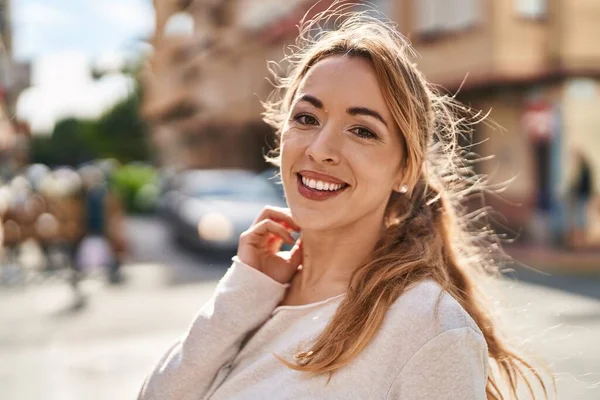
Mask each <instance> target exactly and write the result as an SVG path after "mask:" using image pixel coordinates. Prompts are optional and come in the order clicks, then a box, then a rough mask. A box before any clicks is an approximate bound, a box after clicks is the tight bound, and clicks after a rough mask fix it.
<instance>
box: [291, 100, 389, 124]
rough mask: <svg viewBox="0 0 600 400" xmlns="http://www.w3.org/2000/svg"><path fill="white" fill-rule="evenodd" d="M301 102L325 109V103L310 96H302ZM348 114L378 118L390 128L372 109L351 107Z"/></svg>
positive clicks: (347, 110)
mask: <svg viewBox="0 0 600 400" xmlns="http://www.w3.org/2000/svg"><path fill="white" fill-rule="evenodd" d="M300 101H306V102H308V103H310V104H312V105H313V106H314V107H316V108H319V109H323V102H322V101H321V100H319V99H317V98H316V97H314V96H311V95H310V94H304V95H302V96H301V97H300V98H299V99H298V102H300ZM346 112H347V113H348V114H350V115H366V116H369V117H374V118H377V119H378V120H380V121H381V122H382V123H383V124H384V125H385V126H388V124H387V122H385V119H384V118H383V117H382V116H381V114H379V113H378V112H377V111H375V110H372V109H370V108H367V107H349V108H347V109H346Z"/></svg>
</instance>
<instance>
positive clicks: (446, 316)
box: [379, 280, 485, 360]
mask: <svg viewBox="0 0 600 400" xmlns="http://www.w3.org/2000/svg"><path fill="white" fill-rule="evenodd" d="M458 331H468V332H469V334H470V335H473V336H474V337H476V338H479V339H480V341H481V343H483V344H484V343H485V340H484V339H483V334H482V333H481V330H480V329H479V327H478V326H477V324H476V323H475V321H474V320H473V319H472V318H471V316H470V315H469V314H468V313H467V312H466V311H465V309H464V308H463V307H462V306H461V305H460V304H459V303H458V301H457V300H456V299H454V298H453V297H452V296H451V295H450V294H449V293H448V292H446V291H445V290H443V289H442V287H441V286H440V285H439V284H438V283H437V282H435V281H433V280H424V281H422V282H419V283H418V284H416V285H415V286H413V287H411V288H409V289H408V290H407V291H406V292H405V293H403V294H402V295H401V296H400V297H398V299H396V301H395V302H394V303H393V305H392V306H391V307H390V309H389V310H388V312H387V313H386V316H385V320H384V323H383V324H382V326H381V329H380V332H379V334H380V335H382V336H384V337H385V338H387V343H389V345H390V346H392V347H395V348H392V349H388V350H391V351H392V352H396V354H397V355H401V358H406V360H408V359H409V358H410V357H411V356H412V355H414V354H415V353H416V352H417V351H418V350H419V349H421V348H422V347H423V346H425V345H426V344H427V343H429V342H430V341H432V340H433V339H436V338H440V337H444V336H447V334H448V333H451V332H458Z"/></svg>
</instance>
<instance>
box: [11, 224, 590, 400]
mask: <svg viewBox="0 0 600 400" xmlns="http://www.w3.org/2000/svg"><path fill="white" fill-rule="evenodd" d="M128 237H129V240H130V243H131V252H132V255H131V262H130V263H129V264H128V265H127V266H126V268H125V275H126V282H125V283H124V284H123V285H121V286H117V287H110V286H106V285H105V284H104V282H103V281H101V280H99V279H90V280H88V281H86V282H85V284H84V291H85V293H86V297H87V304H86V307H84V308H82V309H81V310H79V311H76V312H73V311H71V312H69V311H67V308H66V307H67V305H68V304H69V300H70V291H69V288H68V285H67V284H66V283H63V282H48V283H38V284H35V285H28V286H26V287H18V288H17V287H0V326H2V329H1V330H0V360H2V361H1V363H0V398H2V399H10V400H12V399H19V400H21V399H23V400H29V399H32V400H33V399H40V398H43V399H44V400H58V399H60V400H71V399H86V400H88V399H89V400H100V399H110V400H113V399H132V398H135V397H136V394H137V392H138V390H139V387H140V385H141V383H142V381H143V379H144V377H145V375H146V374H147V373H148V372H149V371H150V369H151V368H152V367H153V364H154V363H155V362H156V361H157V359H158V358H159V357H160V355H162V353H163V352H164V351H165V350H166V349H167V347H168V346H169V344H170V343H172V342H173V341H174V340H175V339H176V338H177V337H178V336H179V335H180V334H181V333H182V332H183V331H184V330H185V329H186V328H187V326H188V325H189V323H190V321H191V320H192V318H193V317H194V314H195V313H196V311H197V310H198V308H199V307H200V306H201V305H202V304H203V303H204V302H205V301H206V300H207V298H208V297H209V296H210V295H211V292H212V290H213V288H214V285H215V282H216V280H218V278H219V277H220V276H221V275H222V274H223V273H224V272H225V270H226V268H227V267H228V264H229V262H228V260H227V259H225V258H223V257H221V258H220V259H215V257H211V258H202V257H199V256H196V255H192V254H190V253H188V252H186V251H182V250H180V249H178V248H177V247H176V246H174V245H173V244H172V242H171V240H170V238H169V236H168V232H167V231H166V230H165V228H164V227H163V226H162V225H161V223H160V222H158V221H157V220H155V219H152V218H132V219H130V220H129V222H128ZM515 275H516V277H517V278H519V280H518V281H517V280H516V279H512V278H511V279H504V280H503V281H502V282H501V285H500V287H501V292H502V298H503V300H502V304H503V305H504V307H505V308H507V309H508V311H507V312H506V313H505V314H504V316H503V319H505V320H506V322H507V326H508V327H509V331H510V332H511V333H512V334H514V335H517V336H516V337H517V340H516V341H515V342H514V343H515V344H516V345H519V346H520V347H525V348H526V349H528V350H529V351H530V352H531V353H532V354H535V355H536V356H537V357H538V358H540V359H542V360H544V361H545V363H546V364H547V365H548V366H549V367H550V368H551V369H552V370H553V371H554V373H555V375H556V377H557V385H558V390H559V396H558V398H560V399H567V400H571V399H573V400H576V399H589V400H592V399H598V398H600V343H599V340H600V276H596V277H572V276H571V277H560V276H545V275H543V274H541V273H534V272H531V271H527V272H524V271H519V272H517V273H516V274H515Z"/></svg>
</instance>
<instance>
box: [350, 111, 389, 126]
mask: <svg viewBox="0 0 600 400" xmlns="http://www.w3.org/2000/svg"><path fill="white" fill-rule="evenodd" d="M346 112H347V113H348V114H350V115H367V116H369V117H374V118H377V119H378V120H380V121H381V122H383V124H384V125H385V126H388V124H387V122H385V119H383V117H382V116H381V114H379V113H378V112H377V111H375V110H371V109H370V108H367V107H350V108H347V109H346Z"/></svg>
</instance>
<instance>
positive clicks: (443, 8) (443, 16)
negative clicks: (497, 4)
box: [413, 0, 482, 35]
mask: <svg viewBox="0 0 600 400" xmlns="http://www.w3.org/2000/svg"><path fill="white" fill-rule="evenodd" d="M481 3H482V1H481V0H414V1H413V7H414V8H413V9H414V12H415V15H414V20H415V21H416V29H415V30H416V32H417V33H419V34H423V35H430V34H438V33H440V34H441V33H444V32H451V31H459V30H462V29H466V28H469V27H470V26H472V25H475V24H477V23H478V22H479V20H480V18H481V8H482V4H481Z"/></svg>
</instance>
